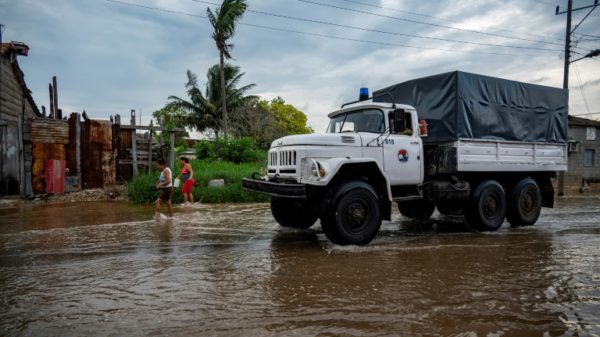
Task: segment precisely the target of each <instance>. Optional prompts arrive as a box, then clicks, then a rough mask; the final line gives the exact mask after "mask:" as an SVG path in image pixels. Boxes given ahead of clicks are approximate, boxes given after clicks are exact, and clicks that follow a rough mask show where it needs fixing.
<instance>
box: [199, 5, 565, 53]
mask: <svg viewBox="0 0 600 337" xmlns="http://www.w3.org/2000/svg"><path fill="white" fill-rule="evenodd" d="M192 1H194V2H198V3H204V4H209V5H215V6H217V5H218V4H216V3H213V2H209V1H204V0H192ZM246 12H251V13H256V14H261V15H267V16H273V17H278V18H283V19H289V20H296V21H303V22H311V23H318V24H321V25H328V26H334V27H341V28H349V29H355V30H361V31H365V32H371V33H379V34H387V35H395V36H406V37H413V38H419V39H429V40H436V41H444V42H454V43H463V44H470V45H477V46H486V47H502V48H513V49H530V50H541V51H553V52H560V51H562V50H559V49H548V48H539V47H526V46H511V45H503V44H495V43H486V42H471V41H464V40H454V39H446V38H439V37H430V36H421V35H413V34H405V33H397V32H390V31H384V30H378V29H371V28H364V27H357V26H350V25H344V24H339V23H334V22H330V21H321V20H315V19H306V18H298V17H294V16H289V15H282V14H275V13H269V12H263V11H257V10H251V9H246Z"/></svg>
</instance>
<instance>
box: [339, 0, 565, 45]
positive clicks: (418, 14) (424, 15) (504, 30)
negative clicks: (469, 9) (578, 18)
mask: <svg viewBox="0 0 600 337" xmlns="http://www.w3.org/2000/svg"><path fill="white" fill-rule="evenodd" d="M339 1H345V2H349V3H353V4H359V5H363V6H368V7H373V8H380V9H385V10H389V11H395V12H399V13H406V14H410V15H416V16H421V17H424V18H430V19H436V20H440V21H448V22H454V23H459V24H462V22H461V21H459V20H454V19H450V18H442V17H439V16H433V15H427V14H423V13H417V12H411V11H407V10H402V9H397V8H391V7H385V6H379V5H374V4H370V3H366V2H361V1H356V0H339ZM488 29H492V30H497V31H501V32H507V33H513V34H519V35H524V36H532V37H538V38H540V37H541V38H544V39H546V38H547V37H546V36H543V35H537V34H531V33H522V32H517V31H514V30H509V29H502V28H488ZM553 40H557V41H562V39H557V38H554V39H553Z"/></svg>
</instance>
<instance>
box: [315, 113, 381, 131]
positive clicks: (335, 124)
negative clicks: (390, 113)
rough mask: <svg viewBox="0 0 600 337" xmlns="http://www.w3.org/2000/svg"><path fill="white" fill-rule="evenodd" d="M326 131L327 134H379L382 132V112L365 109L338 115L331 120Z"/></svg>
mask: <svg viewBox="0 0 600 337" xmlns="http://www.w3.org/2000/svg"><path fill="white" fill-rule="evenodd" d="M327 129H328V132H329V133H338V132H373V133H381V132H383V131H384V130H383V129H384V123H383V112H381V110H378V109H365V110H357V111H350V112H348V113H345V114H340V115H337V116H334V117H332V118H331V121H330V122H329V127H328V128H327Z"/></svg>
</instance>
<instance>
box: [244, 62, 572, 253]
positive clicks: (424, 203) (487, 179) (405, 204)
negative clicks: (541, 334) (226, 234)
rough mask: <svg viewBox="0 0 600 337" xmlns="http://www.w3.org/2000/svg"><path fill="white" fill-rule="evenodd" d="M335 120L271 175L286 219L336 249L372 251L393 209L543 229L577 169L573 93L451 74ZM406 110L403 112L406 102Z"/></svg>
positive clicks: (275, 204) (389, 91)
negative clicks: (558, 179)
mask: <svg viewBox="0 0 600 337" xmlns="http://www.w3.org/2000/svg"><path fill="white" fill-rule="evenodd" d="M362 90H363V89H361V94H362V95H361V96H362V97H361V99H360V100H359V101H356V102H352V103H348V104H345V105H343V106H342V108H341V109H340V110H337V111H334V112H332V113H330V114H329V118H330V123H329V126H328V128H327V133H325V134H308V135H294V136H287V137H283V138H280V139H277V140H275V141H274V142H273V143H272V145H271V149H270V150H269V154H268V165H267V174H266V176H264V177H253V178H247V179H244V181H243V187H244V188H245V189H246V190H248V191H254V192H260V193H266V194H269V195H271V210H272V214H273V217H274V218H275V220H276V221H277V222H278V223H279V224H280V225H281V226H284V227H294V228H309V227H310V226H312V225H313V224H314V223H315V222H316V220H317V219H320V221H321V226H322V229H323V232H324V233H325V235H326V236H327V237H328V238H329V240H331V241H332V242H334V243H336V244H341V245H346V244H357V245H362V244H367V243H369V242H370V241H371V240H373V238H374V237H375V236H376V234H377V232H378V230H379V227H380V225H381V222H382V220H388V221H389V220H390V218H391V207H392V203H394V202H395V203H397V204H398V208H399V210H400V213H401V214H402V215H404V216H407V217H409V218H414V219H426V218H429V217H430V216H431V215H432V213H433V211H434V209H435V208H436V207H437V209H438V211H439V212H440V213H442V214H452V215H463V216H464V219H465V221H466V223H467V225H468V226H470V227H472V228H475V229H478V230H481V231H494V230H497V229H498V228H499V227H500V226H501V225H502V223H503V222H504V219H505V218H506V219H507V220H508V222H510V224H511V225H513V226H529V225H533V224H534V223H535V222H536V221H537V219H538V216H539V214H540V210H541V207H542V206H544V207H552V206H553V200H554V189H553V187H552V183H551V180H550V178H551V177H553V176H554V175H555V174H556V172H557V171H564V170H566V169H567V114H568V111H567V107H568V104H567V97H568V96H567V92H566V90H563V89H556V88H549V87H543V86H538V85H532V84H526V83H520V82H514V81H508V80H503V79H498V78H492V77H486V76H481V75H475V74H469V73H464V72H458V71H455V72H451V73H445V74H440V75H434V76H430V77H426V78H421V79H416V80H412V81H408V82H403V83H400V84H397V85H394V86H391V87H389V88H385V89H382V90H379V91H376V92H375V93H374V94H373V97H371V98H368V93H367V94H366V97H365V95H364V92H362ZM402 103H403V104H402Z"/></svg>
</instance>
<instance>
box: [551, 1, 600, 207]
mask: <svg viewBox="0 0 600 337" xmlns="http://www.w3.org/2000/svg"><path fill="white" fill-rule="evenodd" d="M597 6H598V0H594V4H593V5H589V6H584V7H579V8H575V9H573V0H568V2H567V10H566V11H563V12H560V6H556V13H555V15H559V14H564V13H566V14H567V27H566V30H565V62H564V65H565V66H564V74H563V89H567V90H569V65H570V64H571V63H573V62H576V61H579V60H581V59H583V58H586V57H593V56H598V53H600V51H599V50H598V49H596V50H593V51H591V52H590V53H589V54H587V55H585V56H584V57H582V58H579V59H576V60H573V61H571V35H572V34H573V33H574V32H575V30H576V29H577V28H579V25H581V23H582V22H583V21H584V20H585V19H586V18H587V17H588V16H589V15H590V14H591V13H592V11H594V9H596V7H597ZM586 8H591V9H590V11H589V12H588V13H587V14H586V15H585V16H584V17H583V19H581V21H579V23H578V24H577V25H576V26H575V28H573V29H572V30H571V13H573V12H575V11H578V10H582V9H586ZM564 194H565V173H564V171H560V172H559V173H558V195H559V196H563V195H564Z"/></svg>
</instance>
